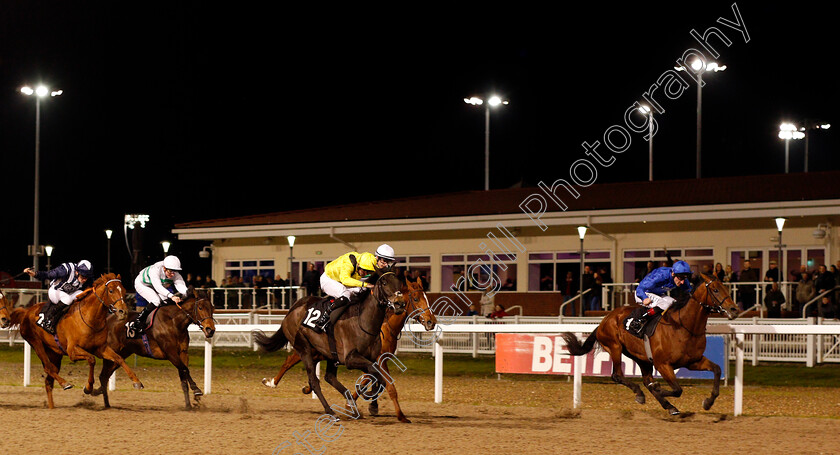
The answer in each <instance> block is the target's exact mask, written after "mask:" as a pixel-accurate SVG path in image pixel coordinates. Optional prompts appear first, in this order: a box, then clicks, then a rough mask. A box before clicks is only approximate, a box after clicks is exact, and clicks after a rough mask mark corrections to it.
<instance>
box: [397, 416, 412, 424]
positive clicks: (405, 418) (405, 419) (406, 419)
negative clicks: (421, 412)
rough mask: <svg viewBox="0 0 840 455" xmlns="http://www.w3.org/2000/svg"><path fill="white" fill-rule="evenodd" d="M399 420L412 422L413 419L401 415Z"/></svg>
mask: <svg viewBox="0 0 840 455" xmlns="http://www.w3.org/2000/svg"><path fill="white" fill-rule="evenodd" d="M399 421H400V422H402V423H411V420H408V417H406V416H401V417H399Z"/></svg>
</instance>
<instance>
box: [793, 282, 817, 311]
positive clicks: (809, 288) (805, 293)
mask: <svg viewBox="0 0 840 455" xmlns="http://www.w3.org/2000/svg"><path fill="white" fill-rule="evenodd" d="M816 296H817V289H816V288H815V287H814V281H813V280H812V279H811V274H810V273H808V272H805V273H803V274H802V275H801V278H800V279H799V281H798V283H797V285H796V305H795V306H794V308H793V311H794V312H796V314H799V312H800V311H801V310H802V306H803V305H805V304H806V303H808V302H809V301H811V299H813V298H814V297H816Z"/></svg>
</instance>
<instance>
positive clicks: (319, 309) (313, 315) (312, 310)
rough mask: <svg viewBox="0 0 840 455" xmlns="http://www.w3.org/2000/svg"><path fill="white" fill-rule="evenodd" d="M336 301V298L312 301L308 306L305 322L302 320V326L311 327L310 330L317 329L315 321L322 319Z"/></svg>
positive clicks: (328, 297) (327, 297)
mask: <svg viewBox="0 0 840 455" xmlns="http://www.w3.org/2000/svg"><path fill="white" fill-rule="evenodd" d="M334 301H335V298H333V297H330V296H326V297H323V298H320V299H314V300H312V301H311V302H310V303H309V304H308V305H307V306H306V316H304V318H303V320H301V322H300V324H301V325H305V326H306V327H309V328H310V329H314V328H315V321H317V320H318V318H320V317H321V315H322V314H324V312H326V311H327V309H328V308H329V306H330V305H331V304H332V303H333V302H334Z"/></svg>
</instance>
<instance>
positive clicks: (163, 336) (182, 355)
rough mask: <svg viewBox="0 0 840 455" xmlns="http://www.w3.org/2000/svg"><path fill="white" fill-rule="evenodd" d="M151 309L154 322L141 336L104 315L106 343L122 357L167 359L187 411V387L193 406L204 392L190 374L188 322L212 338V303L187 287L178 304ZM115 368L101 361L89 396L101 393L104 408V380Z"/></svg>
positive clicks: (112, 363) (106, 389)
mask: <svg viewBox="0 0 840 455" xmlns="http://www.w3.org/2000/svg"><path fill="white" fill-rule="evenodd" d="M155 311H156V314H155V315H154V323H153V324H152V326H151V327H149V328H148V329H147V330H146V338H145V339H143V338H137V339H130V338H128V337H127V334H126V329H125V321H120V320H118V319H117V318H115V317H114V316H110V317H108V321H107V327H108V344H109V345H110V346H111V348H112V349H113V350H114V351H116V352H117V353H118V354H119V355H120V356H122V357H123V358H126V357H128V356H130V355H131V354H136V355H139V356H142V357H149V358H152V359H160V360H168V361H169V362H171V363H172V365H174V366H175V368H177V369H178V377H179V378H180V379H181V389H182V390H183V391H184V401H185V409H187V410H190V409H192V408H193V406H192V404H191V403H190V393H189V392H190V389H192V391H193V397H194V398H195V405H196V406H198V405H199V404H200V403H199V399H200V397H201V396H203V395H204V392H202V391H201V389H200V388H198V386H197V385H196V384H195V381H194V380H193V378H192V376H190V369H189V364H190V357H189V347H190V333H189V331H188V329H189V326H190V325H191V324H195V325H197V326H198V327H200V328H201V331H202V332H203V333H204V336H205V338H213V334H214V333H215V332H216V322H215V320H214V319H213V304H211V303H210V301H209V300H208V299H207V298H206V297H204V296H201V297H200V296H199V294H197V293H196V291H194V290H193V289H190V292H188V294H187V296H186V298H185V299H184V300H182V301H181V303H180V304H178V303H176V304H174V305H163V306H160V307H159V308H158V309H157V310H155ZM138 314H139V313H138V312H132V313H131V314H130V316H129V318H128V319H129V320H130V319H132V318H135V317H137V315H138ZM116 369H117V364H115V363H114V362H111V361H110V360H105V361H104V362H103V363H102V371H101V372H100V373H99V389H97V390H95V391H94V392H93V395H99V394H101V395H102V398H103V399H104V400H105V407H106V408H110V407H111V403H110V401H109V400H108V386H107V384H106V383H107V382H108V379H109V378H110V377H111V374H113V373H114V371H115V370H116Z"/></svg>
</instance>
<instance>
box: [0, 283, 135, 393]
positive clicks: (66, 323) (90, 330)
mask: <svg viewBox="0 0 840 455" xmlns="http://www.w3.org/2000/svg"><path fill="white" fill-rule="evenodd" d="M43 306H44V303H43V302H41V303H36V304H35V305H32V306H30V307H28V308H11V307H10V306H9V305H8V302H6V301H5V299H4V301H3V307H2V308H0V321H2V320H3V319H4V318H6V319H8V320H9V322H10V325H17V326H19V327H20V334H21V336H22V337H23V339H24V340H26V341H27V342H28V343H29V344H30V345H31V346H32V349H34V350H35V353H36V354H37V355H38V358H39V359H41V363H42V364H43V365H44V372H45V373H46V377H45V379H44V388H45V389H46V392H47V406H48V407H49V408H50V409H53V408H55V404H54V402H53V396H52V390H53V385H54V383H55V381H58V385H59V386H61V388H62V389H64V390H67V389H70V388H72V387H73V384H70V383H68V382H67V381H65V380H64V378H62V377H61V376H59V375H58V373H59V371H60V370H61V358H62V357H63V356H65V355H66V356H68V357H69V358H70V360H72V361H74V362H76V361H78V360H86V361H87V363H88V365H89V366H90V372H89V373H88V381H87V384H86V385H85V388H84V392H85V393H86V394H90V393H91V392H92V391H93V369H94V366H95V365H96V357H99V358H101V359H103V360H110V361H111V362H114V363H116V364H117V365H119V366H121V367H122V368H123V369H124V370H125V372H126V374H128V377H129V378H131V380H132V382H134V387H135V388H137V389H142V388H143V384H142V383H141V382H140V380H139V379H138V378H137V375H135V374H134V372H133V371H131V368H129V367H128V365H127V364H126V363H125V360H123V358H122V357H120V355H119V354H117V353H116V352H115V351H114V350H113V349H111V347H110V346H109V345H108V332H107V331H106V330H105V319H106V317H107V316H108V313H116V318H117V319H119V320H123V321H124V320H125V318H126V317H127V316H128V308H127V307H126V304H125V288H124V287H123V285H122V281H120V276H119V275H114V274H113V273H108V274H105V275H102V276H100V277H99V278H97V280H96V281H95V282H94V283H93V286H92V287H91V288H88V289H86V290H84V291H83V292H82V293H81V294H79V295H78V296H77V297H76V300H75V301H74V302H73V303H72V304H71V305H70V308H69V309H68V310H67V313H66V314H65V315H64V317H62V318H61V320H59V322H58V324H57V325H56V334H55V335H51V334H50V333H48V332H47V331H46V330H44V329H42V328H41V327H39V326H38V325H37V324H36V321H37V320H38V314H39V313H41V308H42V307H43ZM94 356H96V357H94Z"/></svg>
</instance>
